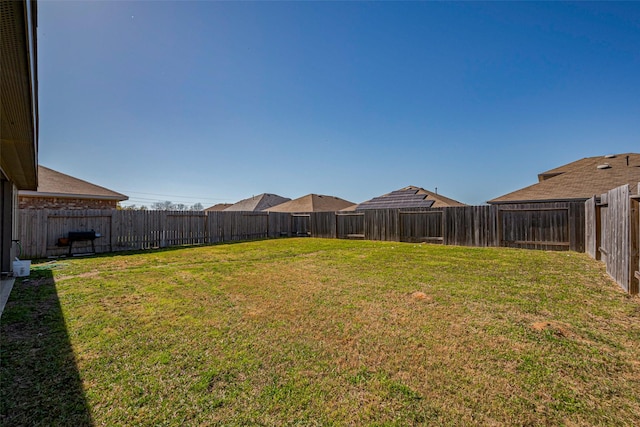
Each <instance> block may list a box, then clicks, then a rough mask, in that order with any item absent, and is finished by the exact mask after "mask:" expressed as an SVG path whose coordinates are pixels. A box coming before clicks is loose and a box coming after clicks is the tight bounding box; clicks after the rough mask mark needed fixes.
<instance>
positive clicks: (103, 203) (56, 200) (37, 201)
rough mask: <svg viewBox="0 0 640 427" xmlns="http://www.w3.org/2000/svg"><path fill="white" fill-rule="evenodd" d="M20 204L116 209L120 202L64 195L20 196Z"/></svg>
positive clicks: (48, 207)
mask: <svg viewBox="0 0 640 427" xmlns="http://www.w3.org/2000/svg"><path fill="white" fill-rule="evenodd" d="M18 204H19V207H20V209H115V208H116V206H117V205H118V202H117V201H116V200H96V199H68V198H63V197H19V198H18Z"/></svg>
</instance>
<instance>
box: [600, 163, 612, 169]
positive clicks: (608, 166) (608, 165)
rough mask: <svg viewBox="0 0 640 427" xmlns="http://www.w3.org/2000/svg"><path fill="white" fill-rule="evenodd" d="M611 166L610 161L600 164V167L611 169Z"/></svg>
mask: <svg viewBox="0 0 640 427" xmlns="http://www.w3.org/2000/svg"><path fill="white" fill-rule="evenodd" d="M610 167H611V165H610V164H609V163H605V164H602V165H598V169H609V168H610Z"/></svg>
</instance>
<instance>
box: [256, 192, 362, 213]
mask: <svg viewBox="0 0 640 427" xmlns="http://www.w3.org/2000/svg"><path fill="white" fill-rule="evenodd" d="M349 206H354V203H353V202H350V201H348V200H344V199H341V198H339V197H335V196H326V195H323V194H307V195H306V196H302V197H299V198H297V199H295V200H290V201H288V202H285V203H281V204H279V205H277V206H274V207H272V208H269V209H267V211H269V212H337V211H339V210H342V209H344V208H347V207H349Z"/></svg>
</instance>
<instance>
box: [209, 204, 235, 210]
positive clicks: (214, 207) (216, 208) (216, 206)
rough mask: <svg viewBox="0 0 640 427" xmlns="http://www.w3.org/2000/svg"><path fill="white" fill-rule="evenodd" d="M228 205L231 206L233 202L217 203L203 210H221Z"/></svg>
mask: <svg viewBox="0 0 640 427" xmlns="http://www.w3.org/2000/svg"><path fill="white" fill-rule="evenodd" d="M230 206H233V203H218V204H217V205H213V206H209V207H208V208H206V209H205V210H204V211H205V212H217V211H223V210H225V209H226V208H228V207H230Z"/></svg>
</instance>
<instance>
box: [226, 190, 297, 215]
mask: <svg viewBox="0 0 640 427" xmlns="http://www.w3.org/2000/svg"><path fill="white" fill-rule="evenodd" d="M289 200H291V199H289V198H287V197H282V196H278V195H277V194H268V193H263V194H259V195H257V196H253V197H250V198H248V199H244V200H240V201H239V202H238V203H234V204H233V205H231V206H229V207H228V208H226V209H225V211H244V212H257V211H263V210H265V209H269V208H270V207H272V206H276V205H279V204H280V203H284V202H288V201H289Z"/></svg>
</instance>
